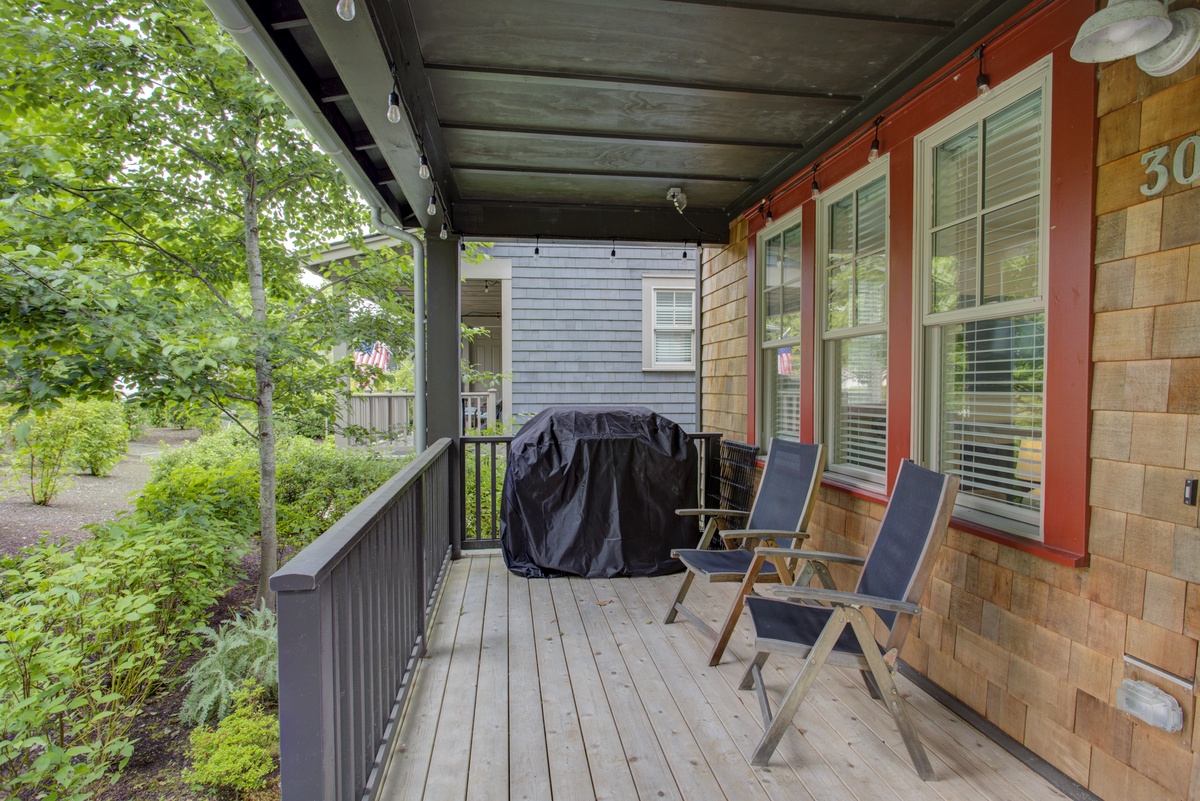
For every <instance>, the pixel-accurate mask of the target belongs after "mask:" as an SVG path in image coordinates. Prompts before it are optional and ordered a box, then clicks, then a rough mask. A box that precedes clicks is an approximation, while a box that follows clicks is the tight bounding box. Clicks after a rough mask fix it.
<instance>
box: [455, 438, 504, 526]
mask: <svg viewBox="0 0 1200 801" xmlns="http://www.w3.org/2000/svg"><path fill="white" fill-rule="evenodd" d="M475 448H476V446H475V445H464V447H463V453H464V454H465V458H466V459H467V475H466V481H465V482H464V483H463V501H464V503H465V506H464V508H465V509H466V512H467V520H466V531H465V532H464V536H465V537H466V539H471V540H474V539H488V538H490V537H492V536H493V535H492V525H493V521H494V522H495V525H496V534H495V536H497V537H498V536H500V529H499V526H500V522H499V519H498V518H499V516H500V496H501V494H502V493H503V492H504V471H505V469H506V467H507V465H508V446H507V445H504V444H497V445H496V458H495V459H494V460H493V459H492V449H491V445H489V444H486V443H483V444H480V445H478V448H479V477H478V481H477V480H476V476H475ZM493 461H494V462H495V464H494V465H493ZM493 467H494V468H495V471H496V494H495V495H494V496H493V495H492V491H491V490H492V469H493ZM477 484H478V486H477ZM476 503H478V505H479V516H478V519H477V518H476V513H475V507H476Z"/></svg>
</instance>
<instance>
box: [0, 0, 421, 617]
mask: <svg viewBox="0 0 1200 801" xmlns="http://www.w3.org/2000/svg"><path fill="white" fill-rule="evenodd" d="M0 16H2V17H3V18H4V19H5V20H6V23H5V25H4V26H3V29H2V30H0V84H2V85H4V86H6V87H7V89H6V92H5V100H6V103H5V107H4V108H3V109H0V176H2V177H0V269H2V270H3V281H2V282H0V315H2V316H3V317H4V325H3V332H2V333H0V349H2V351H0V352H2V356H3V358H4V362H5V366H6V373H5V377H4V381H3V385H2V386H0V401H2V402H8V403H11V404H13V405H15V406H16V407H18V408H19V409H20V410H22V411H27V410H29V409H32V408H40V407H45V406H54V405H57V404H58V403H59V402H60V400H61V399H63V398H66V397H71V396H81V395H89V394H100V393H107V392H111V387H112V385H113V382H114V380H116V379H117V378H118V377H123V378H124V379H125V380H126V381H133V382H136V383H137V385H138V387H139V392H140V395H141V397H142V398H143V400H144V401H146V402H158V403H169V402H189V403H195V402H196V401H200V402H202V403H204V404H207V405H211V406H213V407H215V408H217V409H219V410H221V411H222V412H223V413H224V414H225V415H227V416H228V418H229V419H231V420H233V421H235V422H236V423H237V424H238V425H241V426H242V427H244V428H245V429H246V430H247V431H248V432H249V433H250V434H251V435H252V436H254V438H255V440H256V441H257V443H258V454H259V485H260V498H261V501H260V508H259V522H260V531H261V552H262V571H261V576H262V579H261V581H260V585H259V593H260V595H261V596H262V598H263V599H264V601H265V602H266V603H268V605H270V604H271V603H272V599H271V595H270V593H269V591H268V586H267V579H268V578H269V577H270V575H271V573H273V572H274V570H275V567H276V564H277V545H276V533H275V532H276V523H275V519H276V510H275V475H276V468H275V438H276V433H275V431H276V422H277V420H279V419H280V418H286V417H287V416H288V415H289V414H290V413H293V412H296V411H299V410H305V409H307V407H308V406H309V404H310V402H311V399H312V398H314V397H317V396H319V395H322V394H324V395H328V391H329V390H330V389H331V388H333V387H336V386H338V385H339V382H340V381H341V380H342V379H344V376H345V375H346V374H347V373H348V371H349V370H350V369H352V368H351V367H350V366H349V360H343V361H341V362H339V363H333V364H331V363H330V362H329V360H328V359H327V358H326V355H325V354H326V352H327V351H328V349H329V347H330V346H331V345H332V344H333V343H336V342H360V341H374V340H382V341H386V342H388V343H390V344H392V346H393V348H394V349H398V350H407V349H409V348H410V345H409V342H408V339H409V336H410V335H409V334H408V332H409V331H410V329H411V312H410V311H409V310H408V304H407V302H406V301H405V300H404V299H403V298H402V297H401V295H400V293H398V292H397V291H396V290H397V289H398V288H399V287H401V286H403V285H406V284H411V269H412V265H411V261H410V260H409V259H408V258H407V257H401V256H398V255H397V254H396V253H395V252H394V251H391V250H383V251H379V252H376V253H371V254H368V255H366V256H364V257H362V258H359V259H356V260H355V261H354V262H352V263H344V264H337V265H333V266H332V267H331V268H329V269H328V270H327V271H326V273H325V281H324V282H323V284H322V285H321V286H320V287H316V288H313V287H310V286H307V285H306V284H305V283H304V282H303V281H302V280H301V273H302V270H301V266H302V264H303V263H304V261H305V259H306V257H307V256H308V255H309V254H311V253H313V252H314V250H315V249H316V248H317V247H319V245H320V244H321V243H322V242H328V241H331V240H333V239H337V238H348V239H350V240H351V241H355V240H356V239H357V238H358V237H359V236H360V235H361V231H362V230H363V229H364V222H365V217H366V215H365V211H366V209H365V208H364V207H363V206H362V205H361V203H360V202H358V201H357V200H356V198H355V197H354V196H353V194H352V192H351V190H350V189H349V187H348V186H347V184H346V182H345V181H344V179H343V178H342V177H341V176H340V175H339V174H338V173H337V171H336V170H335V169H334V167H333V166H332V164H331V163H330V162H329V160H328V159H326V158H325V157H324V156H323V154H321V153H320V152H319V151H318V149H317V148H316V147H315V146H314V145H313V143H312V142H311V140H310V139H309V137H308V136H307V134H306V133H305V132H304V130H303V129H302V128H301V126H300V125H299V124H298V123H297V122H296V121H295V120H294V119H293V118H291V117H290V116H289V114H288V112H287V109H286V107H285V106H284V105H283V103H282V101H280V99H279V98H278V97H277V95H276V94H275V93H274V91H273V90H272V89H271V88H270V87H269V86H268V85H267V84H266V83H265V82H264V81H263V80H262V78H261V77H260V76H259V75H258V73H257V72H256V71H255V69H254V68H253V65H251V64H250V63H249V62H248V61H247V59H246V58H245V56H244V55H242V53H241V52H240V51H239V50H238V49H237V47H236V46H235V45H234V44H233V42H232V41H231V40H229V39H228V38H227V37H226V36H225V34H224V33H223V32H221V31H220V30H219V28H218V27H217V25H216V23H215V21H214V20H213V19H212V17H211V15H210V14H209V13H208V12H207V10H206V9H205V8H204V6H203V5H202V4H201V3H200V2H198V1H195V0H160V1H156V2H149V0H111V1H110V2H100V3H85V2H82V0H78V1H76V0H54V1H53V2H51V1H49V0H46V1H45V2H35V3H32V4H30V3H26V2H19V0H0ZM362 298H370V300H371V304H372V313H371V314H362V313H357V312H361V308H362V301H361V299H362Z"/></svg>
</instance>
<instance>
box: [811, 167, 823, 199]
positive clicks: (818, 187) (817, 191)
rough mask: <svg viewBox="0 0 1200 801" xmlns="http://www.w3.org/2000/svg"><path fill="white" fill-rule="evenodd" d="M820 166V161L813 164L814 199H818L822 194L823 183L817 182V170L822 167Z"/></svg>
mask: <svg viewBox="0 0 1200 801" xmlns="http://www.w3.org/2000/svg"><path fill="white" fill-rule="evenodd" d="M820 167H821V165H820V164H819V163H818V164H814V165H813V181H812V199H813V200H816V199H817V198H819V197H820V196H821V185H820V184H819V183H817V170H818V169H820Z"/></svg>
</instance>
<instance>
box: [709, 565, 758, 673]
mask: <svg viewBox="0 0 1200 801" xmlns="http://www.w3.org/2000/svg"><path fill="white" fill-rule="evenodd" d="M765 561H766V559H765V558H764V557H762V556H757V555H756V556H755V557H754V559H753V561H751V562H750V569H749V570H747V571H746V576H745V578H743V579H742V583H741V585H740V586H739V587H738V592H737V597H736V598H734V599H733V605H732V606H730V607H729V614H727V615H726V616H725V623H724V624H723V625H722V626H721V628H720V632H719V633H718V634H717V641H716V642H715V643H714V644H713V648H712V652H711V653H709V655H708V664H709V667H712V666H714V665H716V664H717V663H718V662H720V661H721V655H722V654H724V653H725V648H726V646H728V645H729V639H730V638H731V637H732V636H733V629H734V627H736V626H737V622H738V618H739V617H741V616H742V608H743V607H744V606H745V605H746V596H747V595H749V594H750V591H751V590H753V589H754V582H756V581H758V573H759V571H760V570H762V566H763V563H764V562H765Z"/></svg>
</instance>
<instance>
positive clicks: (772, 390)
mask: <svg viewBox="0 0 1200 801" xmlns="http://www.w3.org/2000/svg"><path fill="white" fill-rule="evenodd" d="M765 358H766V359H767V363H766V364H767V370H766V371H765V372H766V377H767V388H766V390H767V391H766V397H767V402H768V403H769V404H770V425H769V430H768V432H767V433H768V434H769V435H770V436H775V437H779V438H781V439H788V440H791V441H792V442H799V441H800V361H799V358H798V357H796V358H795V361H793V356H792V348H790V347H784V348H779V349H777V350H775V351H770V350H768V351H766V352H765ZM771 360H774V369H771V367H772V366H771Z"/></svg>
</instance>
